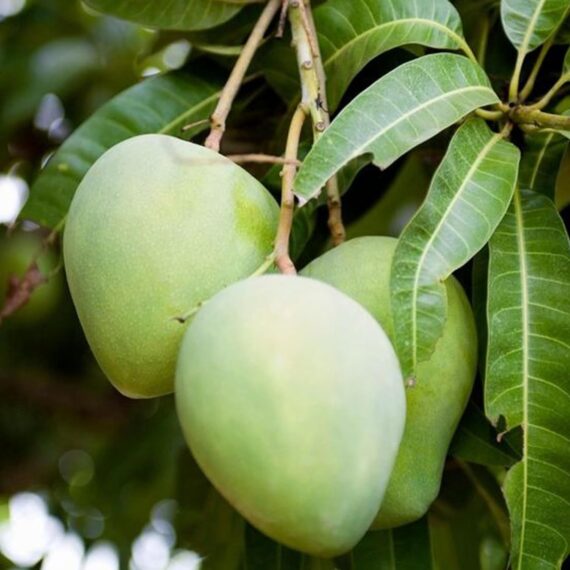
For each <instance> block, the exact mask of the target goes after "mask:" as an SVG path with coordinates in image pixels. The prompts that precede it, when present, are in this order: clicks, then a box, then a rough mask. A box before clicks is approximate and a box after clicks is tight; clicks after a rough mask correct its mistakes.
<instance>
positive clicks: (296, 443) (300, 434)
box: [175, 275, 405, 557]
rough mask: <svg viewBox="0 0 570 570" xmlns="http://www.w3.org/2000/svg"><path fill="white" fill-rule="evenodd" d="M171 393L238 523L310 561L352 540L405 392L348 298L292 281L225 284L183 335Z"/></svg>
mask: <svg viewBox="0 0 570 570" xmlns="http://www.w3.org/2000/svg"><path fill="white" fill-rule="evenodd" d="M175 394H176V405H177V411H178V417H179V419H180V423H181V425H182V428H183V432H184V435H185V438H186V441H187V442H188V445H189V447H190V449H191V451H192V454H193V455H194V457H195V458H196V461H197V462H198V464H199V465H200V467H201V468H202V470H203V471H204V473H205V474H206V476H207V477H208V478H209V479H210V480H211V482H212V483H213V485H214V486H215V487H216V488H217V489H218V491H219V492H220V493H221V494H222V495H223V496H224V497H225V498H226V499H227V500H228V502H230V503H231V504H232V505H233V506H234V507H235V508H236V509H237V510H238V511H239V512H240V513H241V514H242V515H243V516H244V517H245V518H246V519H247V520H248V521H249V522H250V523H251V524H253V525H254V526H256V527H257V528H258V529H259V530H261V531H262V532H264V533H265V534H267V535H268V536H270V537H271V538H273V539H275V540H277V541H279V542H281V543H283V544H285V545H286V546H289V547H291V548H294V549H297V550H300V551H302V552H306V553H308V554H311V555H314V556H321V557H332V556H335V555H338V554H341V553H343V552H346V551H348V550H349V549H350V548H352V547H353V546H354V545H355V544H356V543H357V542H358V541H359V540H360V538H362V536H363V535H364V533H365V532H366V530H367V529H368V528H369V526H370V524H371V523H372V521H373V519H374V517H375V516H376V513H377V511H378V508H379V507H380V503H381V500H382V496H383V495H384V491H385V488H386V485H387V484H388V479H389V477H390V473H391V471H392V467H393V464H394V461H395V458H396V453H397V450H398V446H399V443H400V439H401V436H402V432H403V428H404V420H405V394H404V387H403V380H402V375H401V372H400V366H399V363H398V359H397V357H396V354H395V352H394V349H393V348H392V345H391V343H390V341H389V340H388V338H387V336H386V334H385V333H384V331H383V330H382V328H381V327H380V326H379V325H378V323H377V322H376V321H375V320H374V319H373V318H372V317H371V316H370V314H368V312H367V311H365V310H364V309H363V308H362V307H361V306H360V305H359V304H358V303H356V302H354V301H353V300H352V299H350V298H349V297H347V296H346V295H344V294H343V293H341V292H340V291H337V290H336V289H334V288H333V287H330V286H328V285H326V284H324V283H321V282H319V281H315V280H312V279H306V278H303V277H291V276H284V275H264V276H262V277H256V278H251V279H246V280H244V281H242V282H240V283H236V284H234V285H231V286H230V287H228V288H227V289H224V290H223V291H221V292H220V293H218V294H217V295H216V296H215V297H213V298H212V299H211V300H210V301H208V303H206V304H205V306H204V307H203V308H201V309H200V311H199V312H198V314H197V315H196V317H195V319H194V321H193V322H192V325H191V326H190V327H189V328H188V330H187V332H186V333H185V336H184V339H183V342H182V345H181V349H180V355H179V359H178V367H177V371H176V392H175Z"/></svg>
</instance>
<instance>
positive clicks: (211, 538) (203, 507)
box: [176, 449, 245, 570]
mask: <svg viewBox="0 0 570 570" xmlns="http://www.w3.org/2000/svg"><path fill="white" fill-rule="evenodd" d="M177 484H178V489H177V501H178V506H179V510H178V513H179V514H178V520H177V521H176V522H177V525H176V527H177V532H178V533H179V536H180V541H181V543H179V546H182V547H184V548H189V549H191V550H193V551H195V552H197V553H198V554H200V556H201V557H202V561H201V564H200V568H201V570H239V569H240V568H241V561H242V557H243V552H244V528H245V521H244V519H243V518H242V517H241V516H240V515H239V514H238V513H237V512H236V511H235V510H234V509H233V508H232V507H231V506H230V505H229V503H227V502H226V500H225V499H224V498H223V497H222V496H221V495H220V494H219V493H218V492H217V491H216V489H215V488H214V487H213V486H212V484H211V483H210V482H209V481H208V479H207V478H206V476H205V475H204V474H203V473H202V471H201V470H200V468H199V467H198V464H197V463H196V461H195V460H194V458H193V457H192V455H191V454H190V452H189V451H188V450H187V449H184V450H183V451H182V452H181V454H180V457H179V460H178V478H177Z"/></svg>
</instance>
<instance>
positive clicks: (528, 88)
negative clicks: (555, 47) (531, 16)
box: [518, 34, 554, 103]
mask: <svg viewBox="0 0 570 570" xmlns="http://www.w3.org/2000/svg"><path fill="white" fill-rule="evenodd" d="M553 42H554V34H553V35H552V37H551V38H550V39H549V40H548V41H547V42H545V43H544V44H543V45H542V48H541V50H540V52H539V54H538V57H537V58H536V61H535V62H534V65H533V67H532V71H531V72H530V75H529V76H528V79H527V81H526V83H525V85H524V87H523V88H522V90H521V92H520V94H519V98H518V99H519V102H521V103H522V102H523V101H525V100H526V98H527V97H528V96H529V95H530V94H531V92H532V90H533V88H534V84H535V83H536V78H537V76H538V73H539V71H540V68H541V67H542V64H543V63H544V58H545V57H546V54H547V53H548V51H549V50H550V47H551V46H552V43H553Z"/></svg>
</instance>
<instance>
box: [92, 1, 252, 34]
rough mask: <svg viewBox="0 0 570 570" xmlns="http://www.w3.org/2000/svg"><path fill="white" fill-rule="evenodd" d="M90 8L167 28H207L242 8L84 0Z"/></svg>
mask: <svg viewBox="0 0 570 570" xmlns="http://www.w3.org/2000/svg"><path fill="white" fill-rule="evenodd" d="M83 1H84V2H85V3H86V4H87V5H88V6H89V7H91V8H93V9H95V10H97V11H98V12H104V13H105V14H109V15H110V16H116V17H117V18H122V19H123V20H129V21H131V22H136V23H137V24H142V25H143V26H149V27H150V28H158V29H166V30H205V29H207V28H213V27H214V26H217V25H219V24H222V23H224V22H226V21H227V20H229V19H230V18H231V17H232V16H234V15H235V14H237V13H238V11H239V10H240V9H241V6H240V5H239V4H235V3H234V4H232V3H228V2H214V1H213V0H170V2H167V3H166V4H165V3H163V2H153V1H152V0H151V1H149V0H83Z"/></svg>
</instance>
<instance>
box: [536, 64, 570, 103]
mask: <svg viewBox="0 0 570 570" xmlns="http://www.w3.org/2000/svg"><path fill="white" fill-rule="evenodd" d="M569 81H570V71H568V72H567V73H564V74H563V75H561V76H560V78H559V79H558V81H557V82H556V83H555V84H554V85H553V86H552V88H551V89H550V90H549V91H548V93H546V95H543V97H542V98H541V99H540V100H538V101H537V102H536V103H534V104H532V105H529V107H530V108H531V109H538V110H540V109H544V107H546V106H547V105H548V104H549V103H550V101H552V99H553V98H554V97H555V96H556V94H557V93H558V91H559V90H560V88H561V87H563V86H564V85H565V84H566V83H568V82H569Z"/></svg>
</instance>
